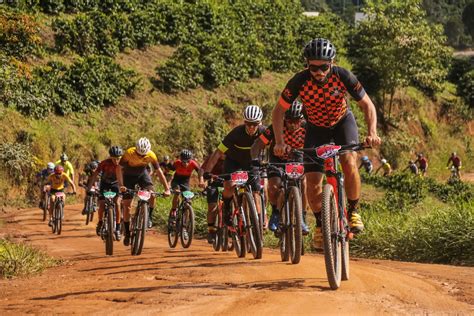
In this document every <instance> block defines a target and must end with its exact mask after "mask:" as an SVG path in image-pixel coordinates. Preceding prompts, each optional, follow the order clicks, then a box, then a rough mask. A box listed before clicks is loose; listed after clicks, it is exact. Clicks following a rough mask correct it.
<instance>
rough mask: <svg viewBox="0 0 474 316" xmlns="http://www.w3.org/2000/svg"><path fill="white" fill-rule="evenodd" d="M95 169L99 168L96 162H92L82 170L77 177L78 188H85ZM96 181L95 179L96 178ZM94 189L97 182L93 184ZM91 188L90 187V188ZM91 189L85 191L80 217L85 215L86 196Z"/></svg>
mask: <svg viewBox="0 0 474 316" xmlns="http://www.w3.org/2000/svg"><path fill="white" fill-rule="evenodd" d="M97 167H99V162H98V161H97V160H93V161H91V162H89V163H87V164H86V165H85V166H84V170H83V171H82V173H81V174H80V175H79V186H82V187H84V188H86V187H87V185H88V183H89V180H90V179H91V177H92V175H93V174H94V172H95V171H96V170H97ZM96 179H97V177H96ZM93 186H94V187H97V186H98V181H97V182H95V183H93ZM91 187H92V186H91ZM90 189H91V188H89V189H86V197H85V198H84V208H83V209H82V215H86V212H87V210H86V205H87V195H88V194H89V191H90ZM95 208H96V206H94V212H95Z"/></svg>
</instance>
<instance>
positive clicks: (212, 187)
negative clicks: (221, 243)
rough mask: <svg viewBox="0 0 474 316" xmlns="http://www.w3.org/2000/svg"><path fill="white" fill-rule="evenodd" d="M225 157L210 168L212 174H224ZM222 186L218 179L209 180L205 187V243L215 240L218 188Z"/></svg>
mask: <svg viewBox="0 0 474 316" xmlns="http://www.w3.org/2000/svg"><path fill="white" fill-rule="evenodd" d="M210 158H211V156H209V157H207V158H206V160H205V161H204V163H203V166H205V165H207V164H208V163H209V159H210ZM224 160H225V155H222V156H221V157H220V159H219V160H218V161H217V163H216V164H215V166H214V167H213V168H212V170H211V173H212V174H223V173H224ZM223 186H224V182H223V181H222V180H220V179H213V178H211V179H209V180H208V181H207V187H206V189H205V190H204V192H205V193H206V201H207V242H208V243H209V244H212V243H213V242H214V240H215V239H216V216H217V201H218V200H219V188H220V187H221V188H222V187H223Z"/></svg>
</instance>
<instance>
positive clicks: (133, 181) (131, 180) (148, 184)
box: [123, 170, 153, 200]
mask: <svg viewBox="0 0 474 316" xmlns="http://www.w3.org/2000/svg"><path fill="white" fill-rule="evenodd" d="M123 184H124V186H125V187H126V188H127V189H130V190H135V185H137V184H138V186H139V187H140V188H141V189H146V190H153V182H152V181H151V177H150V174H149V173H148V171H146V170H145V171H143V172H142V173H141V174H124V175H123ZM123 198H124V199H125V200H128V199H131V198H133V194H132V193H129V192H127V193H125V194H124V195H123Z"/></svg>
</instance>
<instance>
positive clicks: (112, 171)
mask: <svg viewBox="0 0 474 316" xmlns="http://www.w3.org/2000/svg"><path fill="white" fill-rule="evenodd" d="M109 155H110V157H109V158H107V159H105V160H102V161H101V162H100V163H99V166H98V167H97V169H95V171H94V173H92V175H91V176H90V178H89V181H88V183H87V190H86V192H89V191H90V189H91V187H92V186H93V185H94V183H95V180H96V179H97V177H98V176H99V175H101V178H100V187H99V194H100V195H99V221H98V223H97V227H96V233H97V235H99V234H100V230H101V228H102V219H103V218H104V210H105V201H104V200H105V198H104V195H103V194H104V192H106V191H112V192H115V193H117V195H116V196H115V198H114V202H115V238H116V239H117V240H120V237H121V236H120V197H119V195H118V193H119V189H120V188H121V187H123V175H122V168H121V167H120V165H119V161H120V158H121V157H122V155H123V149H122V148H121V147H119V146H112V147H110V149H109ZM123 188H124V187H123Z"/></svg>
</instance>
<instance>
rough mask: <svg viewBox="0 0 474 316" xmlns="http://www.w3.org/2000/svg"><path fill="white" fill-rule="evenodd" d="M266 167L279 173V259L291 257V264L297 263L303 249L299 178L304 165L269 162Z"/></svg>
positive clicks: (302, 174)
mask: <svg viewBox="0 0 474 316" xmlns="http://www.w3.org/2000/svg"><path fill="white" fill-rule="evenodd" d="M267 168H268V169H274V170H275V171H277V172H278V173H280V175H281V184H280V194H279V198H278V205H279V207H278V209H279V210H281V211H280V214H281V216H280V223H279V225H278V232H279V235H280V240H279V246H280V255H281V261H288V260H290V259H291V263H292V264H298V263H299V262H300V260H301V255H302V251H303V232H302V221H303V202H302V197H301V179H302V177H303V176H304V166H303V164H302V163H297V162H288V163H269V164H268V165H267Z"/></svg>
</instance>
